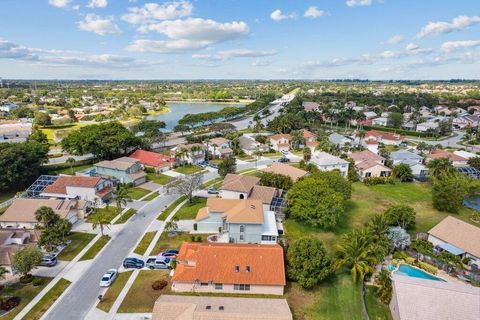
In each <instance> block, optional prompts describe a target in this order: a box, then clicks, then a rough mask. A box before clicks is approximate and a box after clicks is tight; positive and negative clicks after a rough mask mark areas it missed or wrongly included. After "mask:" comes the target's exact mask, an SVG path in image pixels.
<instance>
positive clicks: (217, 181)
mask: <svg viewBox="0 0 480 320" xmlns="http://www.w3.org/2000/svg"><path fill="white" fill-rule="evenodd" d="M222 181H223V179H222V178H221V177H217V178H215V179H212V180H210V181H207V182H205V183H204V184H202V188H203V189H206V188H208V187H210V186H213V187H217V186H219V185H221V183H222Z"/></svg>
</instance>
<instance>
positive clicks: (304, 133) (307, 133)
mask: <svg viewBox="0 0 480 320" xmlns="http://www.w3.org/2000/svg"><path fill="white" fill-rule="evenodd" d="M303 137H304V138H305V139H307V138H316V137H317V135H315V134H313V133H312V132H310V131H308V130H303Z"/></svg>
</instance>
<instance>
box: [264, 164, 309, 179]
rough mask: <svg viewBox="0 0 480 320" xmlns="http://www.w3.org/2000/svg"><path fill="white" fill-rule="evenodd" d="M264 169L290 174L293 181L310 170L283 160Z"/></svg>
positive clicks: (265, 170)
mask: <svg viewBox="0 0 480 320" xmlns="http://www.w3.org/2000/svg"><path fill="white" fill-rule="evenodd" d="M262 171H263V172H270V173H275V174H281V175H284V176H288V177H290V178H291V179H292V181H293V182H295V181H297V180H298V179H300V178H301V177H304V176H305V175H307V174H308V172H307V171H305V170H302V169H298V168H295V167H292V166H290V165H288V164H285V163H281V162H274V163H272V165H271V166H269V167H267V168H265V169H263V170H262Z"/></svg>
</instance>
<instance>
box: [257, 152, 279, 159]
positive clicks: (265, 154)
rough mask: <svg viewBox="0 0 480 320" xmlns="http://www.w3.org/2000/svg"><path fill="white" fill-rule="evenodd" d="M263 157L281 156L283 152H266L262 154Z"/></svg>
mask: <svg viewBox="0 0 480 320" xmlns="http://www.w3.org/2000/svg"><path fill="white" fill-rule="evenodd" d="M262 156H263V157H267V158H272V157H282V156H283V153H281V152H279V151H275V152H266V153H264V154H263V155H262Z"/></svg>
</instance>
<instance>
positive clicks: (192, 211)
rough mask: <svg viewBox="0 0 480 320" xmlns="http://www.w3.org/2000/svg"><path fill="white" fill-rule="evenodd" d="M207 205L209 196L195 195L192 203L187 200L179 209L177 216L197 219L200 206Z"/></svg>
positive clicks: (185, 218)
mask: <svg viewBox="0 0 480 320" xmlns="http://www.w3.org/2000/svg"><path fill="white" fill-rule="evenodd" d="M206 205H207V198H201V197H193V199H192V203H190V202H188V201H187V202H186V203H185V204H184V205H183V206H182V207H181V208H180V210H178V211H177V213H176V214H175V217H176V218H178V220H191V219H195V217H196V216H197V212H198V210H199V209H200V208H203V207H205V206H206Z"/></svg>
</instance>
